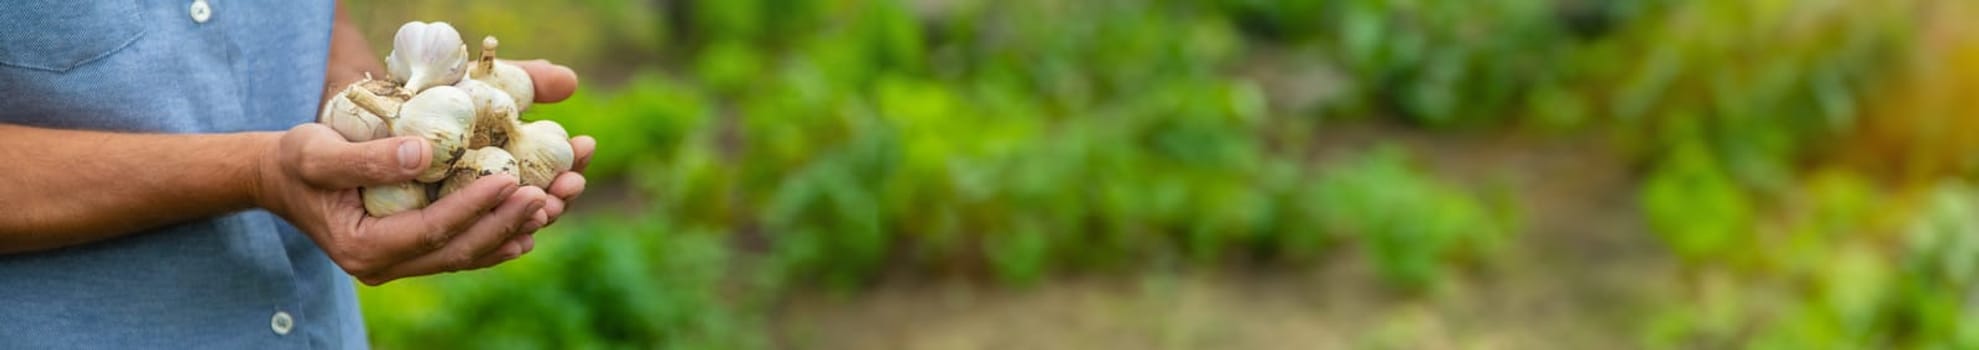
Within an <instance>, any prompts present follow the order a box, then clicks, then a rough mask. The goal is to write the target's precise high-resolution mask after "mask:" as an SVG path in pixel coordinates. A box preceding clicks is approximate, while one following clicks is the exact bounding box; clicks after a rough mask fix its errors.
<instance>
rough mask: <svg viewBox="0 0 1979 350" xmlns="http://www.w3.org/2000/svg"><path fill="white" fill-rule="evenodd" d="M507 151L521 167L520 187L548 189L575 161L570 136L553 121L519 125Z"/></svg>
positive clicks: (561, 126)
mask: <svg viewBox="0 0 1979 350" xmlns="http://www.w3.org/2000/svg"><path fill="white" fill-rule="evenodd" d="M508 151H509V153H510V154H514V155H515V160H516V162H517V163H518V165H520V166H521V175H522V184H523V185H528V186H536V187H542V188H545V189H547V188H550V182H551V181H554V180H556V179H557V174H562V173H563V172H565V171H570V167H571V165H572V163H573V162H575V161H576V155H575V153H576V152H575V151H573V150H572V149H571V148H570V133H569V132H565V131H564V129H563V125H559V124H557V122H553V121H548V120H544V121H537V122H532V123H529V124H523V125H522V127H521V128H519V129H516V133H515V137H513V138H510V139H509V145H508Z"/></svg>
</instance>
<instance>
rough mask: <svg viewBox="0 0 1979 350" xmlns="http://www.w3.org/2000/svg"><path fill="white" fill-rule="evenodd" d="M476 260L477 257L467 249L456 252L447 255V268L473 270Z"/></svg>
mask: <svg viewBox="0 0 1979 350" xmlns="http://www.w3.org/2000/svg"><path fill="white" fill-rule="evenodd" d="M475 260H477V259H475V256H474V254H470V253H469V252H465V251H463V252H455V253H452V254H450V255H448V256H447V267H448V268H447V269H448V270H453V271H462V270H471V269H474V267H475V266H474V261H475Z"/></svg>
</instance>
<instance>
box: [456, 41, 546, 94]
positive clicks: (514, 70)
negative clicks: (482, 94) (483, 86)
mask: <svg viewBox="0 0 1979 350" xmlns="http://www.w3.org/2000/svg"><path fill="white" fill-rule="evenodd" d="M500 44H501V42H500V41H497V40H495V37H494V36H488V37H486V38H482V39H481V60H480V61H478V62H475V63H474V67H473V68H471V69H468V72H467V78H468V79H473V80H480V81H481V82H484V83H488V85H493V86H495V88H497V89H502V92H507V93H508V95H509V97H512V98H514V99H515V110H517V111H522V110H528V109H529V105H530V104H532V103H535V102H536V82H535V81H534V80H530V78H529V72H528V71H524V70H522V67H517V66H516V65H513V64H509V63H507V62H501V61H496V60H495V47H496V46H498V45H500Z"/></svg>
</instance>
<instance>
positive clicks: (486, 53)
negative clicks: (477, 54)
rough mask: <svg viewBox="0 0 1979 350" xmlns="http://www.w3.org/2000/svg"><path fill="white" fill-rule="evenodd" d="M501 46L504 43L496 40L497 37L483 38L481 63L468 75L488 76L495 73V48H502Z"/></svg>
mask: <svg viewBox="0 0 1979 350" xmlns="http://www.w3.org/2000/svg"><path fill="white" fill-rule="evenodd" d="M501 44H502V42H501V41H500V40H495V36H493V35H489V36H487V37H483V38H481V61H480V62H475V64H474V71H473V72H470V73H468V75H470V76H487V75H488V72H492V71H494V70H495V48H496V47H498V46H501Z"/></svg>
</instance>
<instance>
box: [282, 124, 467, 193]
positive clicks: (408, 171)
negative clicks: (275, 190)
mask: <svg viewBox="0 0 1979 350" xmlns="http://www.w3.org/2000/svg"><path fill="white" fill-rule="evenodd" d="M289 133H290V134H289V135H285V136H284V140H283V143H284V146H287V147H284V149H283V150H282V151H283V152H285V153H288V154H285V157H283V162H284V163H285V165H286V166H288V167H289V169H290V171H293V172H294V173H295V174H297V175H299V176H300V177H301V178H302V180H303V181H304V182H306V183H309V184H310V185H312V186H317V187H321V188H326V189H346V188H357V187H362V186H370V185H382V184H392V183H401V182H406V181H412V179H413V177H416V176H418V175H419V171H420V170H423V169H425V168H426V164H427V162H428V161H429V158H431V157H432V156H433V155H432V154H431V153H430V151H428V150H427V148H428V147H432V146H430V145H427V144H426V141H424V140H421V139H419V138H417V137H396V138H389V139H383V140H373V141H368V142H360V143H351V142H349V141H344V139H343V136H341V135H338V134H337V133H336V131H332V130H330V128H329V127H325V126H323V125H321V124H314V123H310V124H303V125H302V126H298V127H295V128H293V129H290V130H289ZM291 140H293V141H291ZM290 142H294V143H295V144H294V145H292V146H291V145H289V143H290Z"/></svg>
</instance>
